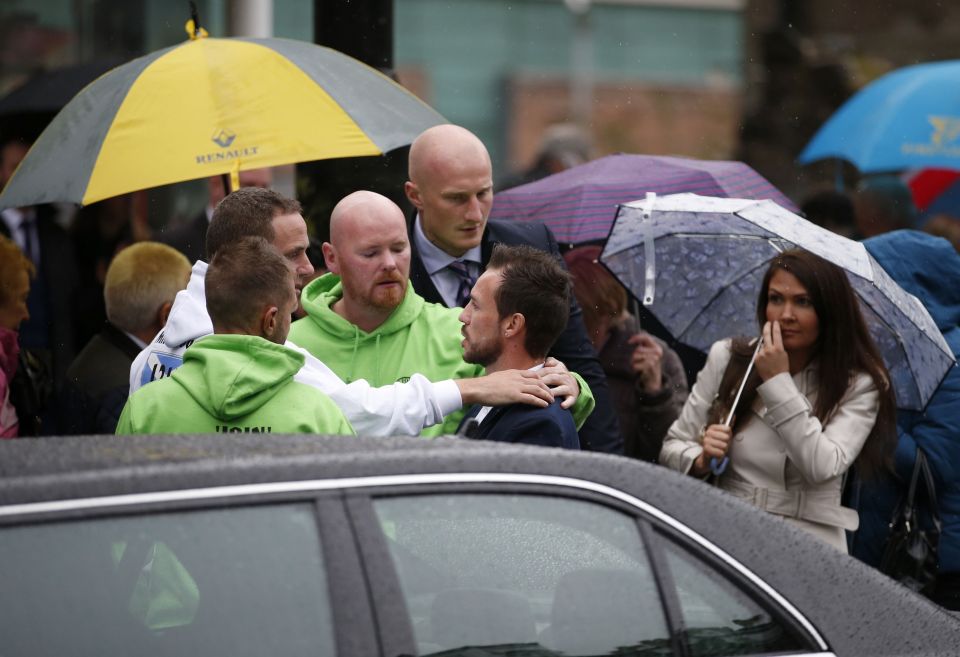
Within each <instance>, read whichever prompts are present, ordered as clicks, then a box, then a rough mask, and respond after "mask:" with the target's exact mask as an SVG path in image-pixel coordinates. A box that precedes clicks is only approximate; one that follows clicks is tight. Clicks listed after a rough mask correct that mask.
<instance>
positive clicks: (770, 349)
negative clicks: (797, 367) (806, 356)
mask: <svg viewBox="0 0 960 657" xmlns="http://www.w3.org/2000/svg"><path fill="white" fill-rule="evenodd" d="M755 366H756V368H757V374H759V375H760V378H761V379H763V380H764V381H768V380H769V379H772V378H773V377H775V376H776V375H778V374H782V373H783V372H789V371H790V356H788V355H787V352H786V350H785V349H784V348H783V336H782V335H781V333H780V322H767V323H766V324H764V325H763V346H762V347H760V351H759V353H757V360H756V362H755Z"/></svg>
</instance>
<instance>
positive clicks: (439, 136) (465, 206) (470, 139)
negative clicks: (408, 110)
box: [404, 124, 493, 257]
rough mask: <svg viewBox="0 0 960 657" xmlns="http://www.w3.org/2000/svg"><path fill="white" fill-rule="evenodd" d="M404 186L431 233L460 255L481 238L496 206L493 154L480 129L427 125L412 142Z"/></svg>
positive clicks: (434, 239) (431, 237)
mask: <svg viewBox="0 0 960 657" xmlns="http://www.w3.org/2000/svg"><path fill="white" fill-rule="evenodd" d="M408 175H409V178H410V179H409V180H408V181H407V183H406V184H405V185H404V192H405V193H406V195H407V198H408V199H409V200H410V203H412V204H413V206H414V207H415V208H417V211H418V213H419V215H420V227H421V228H422V229H423V233H424V235H426V237H427V239H429V240H430V241H431V242H433V243H434V244H435V245H436V246H437V247H439V248H440V249H442V250H443V251H444V252H446V253H448V254H449V255H452V256H454V257H460V256H462V255H463V254H464V253H466V252H467V251H468V250H470V249H472V248H474V247H476V246H477V245H479V244H480V239H481V237H482V236H483V230H484V228H485V227H486V223H487V217H488V216H489V215H490V209H491V208H492V207H493V168H492V166H491V164H490V154H489V153H487V149H486V147H485V146H484V145H483V142H482V141H480V140H479V139H478V138H477V136H476V135H475V134H473V133H472V132H470V131H469V130H467V129H466V128H461V127H460V126H456V125H449V124H445V125H438V126H434V127H432V128H429V129H428V130H425V131H424V132H423V133H422V134H421V135H420V136H419V137H417V138H416V139H415V140H414V142H413V144H412V145H411V146H410V161H409V169H408Z"/></svg>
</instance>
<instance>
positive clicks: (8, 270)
mask: <svg viewBox="0 0 960 657" xmlns="http://www.w3.org/2000/svg"><path fill="white" fill-rule="evenodd" d="M18 271H26V272H27V276H29V277H30V278H33V275H34V273H35V272H36V269H35V268H34V266H33V263H32V262H30V259H29V258H28V257H27V256H25V255H24V254H23V251H21V250H20V247H18V246H17V245H16V244H14V243H13V241H12V240H9V239H7V238H6V237H4V236H3V235H0V306H3V305H6V304H7V303H9V302H10V295H11V294H12V293H13V292H12V290H11V289H10V286H11V285H13V281H14V280H16V277H15V276H14V274H16V272H18Z"/></svg>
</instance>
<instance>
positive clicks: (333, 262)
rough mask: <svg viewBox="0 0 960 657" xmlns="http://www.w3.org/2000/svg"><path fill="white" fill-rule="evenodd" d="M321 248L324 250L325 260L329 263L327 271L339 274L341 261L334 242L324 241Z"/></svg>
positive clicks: (325, 262)
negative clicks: (338, 258) (338, 259)
mask: <svg viewBox="0 0 960 657" xmlns="http://www.w3.org/2000/svg"><path fill="white" fill-rule="evenodd" d="M320 250H321V251H323V262H324V264H326V265H327V271H330V272H333V273H334V274H336V275H337V276H339V275H340V263H339V262H337V251H336V249H334V248H333V244H331V243H330V242H324V243H323V244H321V245H320Z"/></svg>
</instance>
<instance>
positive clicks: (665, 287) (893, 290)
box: [600, 194, 954, 410]
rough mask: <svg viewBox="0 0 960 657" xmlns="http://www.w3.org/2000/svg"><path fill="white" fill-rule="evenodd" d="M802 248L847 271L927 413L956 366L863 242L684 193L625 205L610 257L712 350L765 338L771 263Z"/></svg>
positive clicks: (907, 394) (656, 306) (745, 205)
mask: <svg viewBox="0 0 960 657" xmlns="http://www.w3.org/2000/svg"><path fill="white" fill-rule="evenodd" d="M794 247H798V248H802V249H806V250H807V251H810V252H812V253H815V254H816V255H818V256H820V257H822V258H824V259H826V260H828V261H830V262H832V263H833V264H835V265H837V266H839V267H841V268H843V269H844V270H845V271H846V273H847V276H848V277H849V279H850V282H851V284H852V285H853V288H854V290H855V291H856V293H857V297H858V298H859V299H860V306H861V308H862V310H863V313H864V317H865V318H866V320H867V323H868V325H869V326H870V332H871V334H872V335H873V338H874V340H875V341H876V343H877V347H878V348H879V349H880V352H881V353H882V354H883V358H884V361H885V362H886V365H887V369H888V370H889V371H890V376H891V378H892V380H893V385H894V390H895V392H896V395H897V405H898V406H899V407H900V408H903V409H909V410H923V408H924V406H926V403H927V401H928V400H929V399H930V396H931V395H933V392H934V391H935V390H936V389H937V386H939V385H940V381H941V380H942V379H943V377H944V376H945V375H946V373H947V371H948V370H949V369H950V367H952V366H953V364H954V358H953V352H952V351H951V350H950V347H949V346H948V345H947V343H946V341H945V340H944V338H943V335H942V334H941V333H940V330H939V329H938V328H937V325H936V323H935V322H934V321H933V319H932V318H931V317H930V313H928V312H927V310H926V309H925V308H924V307H923V304H921V303H920V302H919V301H918V300H917V299H916V297H914V296H912V295H910V294H908V293H907V292H905V291H904V290H903V288H901V287H900V286H899V285H897V284H896V283H895V282H894V281H893V279H891V278H890V277H889V276H888V275H887V273H886V272H885V271H884V270H883V268H882V267H881V266H880V265H879V264H877V261H876V260H874V259H873V257H872V256H871V255H870V254H869V253H867V250H866V248H864V246H863V245H862V244H861V243H859V242H855V241H853V240H849V239H847V238H845V237H841V236H839V235H836V234H835V233H832V232H830V231H828V230H826V229H823V228H820V227H819V226H817V225H815V224H812V223H810V222H809V221H806V220H805V219H801V218H800V217H798V216H797V215H795V214H793V213H792V212H789V211H787V210H784V209H783V208H781V207H780V206H779V205H777V204H776V203H774V202H773V201H751V200H746V199H725V198H713V197H708V196H697V195H696V194H674V195H672V196H664V197H654V196H653V195H651V197H648V199H647V200H645V201H635V202H633V203H628V204H626V205H621V206H620V208H619V210H618V212H617V218H616V220H615V221H614V224H613V230H612V231H611V233H610V237H609V238H608V240H607V243H606V245H605V246H604V248H603V253H602V254H601V255H600V261H601V262H603V263H604V264H605V265H606V266H607V267H608V268H609V269H610V271H611V272H613V274H614V275H615V276H616V277H617V278H618V279H619V280H620V282H621V283H623V285H624V286H625V287H626V288H627V289H628V290H630V291H631V293H633V295H634V296H636V297H637V298H638V299H640V300H642V301H643V303H644V305H645V306H647V309H648V310H649V311H651V312H652V313H653V315H654V316H655V317H656V318H657V319H658V320H659V321H660V322H661V323H662V324H663V325H664V327H665V328H666V329H667V330H668V331H670V333H671V334H672V335H673V336H674V337H675V338H676V339H677V340H679V341H680V342H683V343H685V344H688V345H690V346H691V347H694V348H695V349H699V350H701V351H707V350H709V348H710V345H712V344H713V343H714V342H716V341H718V340H722V339H724V338H727V337H730V336H734V335H756V334H757V332H758V327H757V322H756V300H757V296H758V293H759V291H760V283H761V281H762V279H763V274H764V272H765V271H766V267H767V262H768V261H769V260H770V258H772V257H773V256H775V255H776V254H777V253H780V252H782V251H784V250H786V249H791V248H794Z"/></svg>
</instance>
